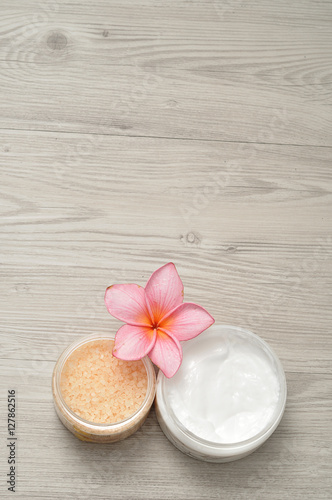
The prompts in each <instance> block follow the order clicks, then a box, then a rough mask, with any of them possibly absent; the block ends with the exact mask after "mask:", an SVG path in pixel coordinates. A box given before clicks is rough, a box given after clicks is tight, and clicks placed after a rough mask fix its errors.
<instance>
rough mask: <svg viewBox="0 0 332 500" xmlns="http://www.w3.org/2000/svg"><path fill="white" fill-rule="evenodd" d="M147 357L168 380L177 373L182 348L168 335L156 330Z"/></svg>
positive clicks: (180, 361)
mask: <svg viewBox="0 0 332 500" xmlns="http://www.w3.org/2000/svg"><path fill="white" fill-rule="evenodd" d="M148 356H149V358H150V359H151V361H152V362H153V363H154V364H155V365H157V366H158V367H159V368H160V369H161V371H162V372H163V373H164V375H166V377H168V378H170V377H173V375H174V374H175V373H176V372H177V371H178V369H179V368H180V365H181V363H182V347H181V345H180V342H179V341H178V340H177V339H176V338H175V337H173V336H172V335H171V334H170V333H166V332H164V331H162V330H159V329H158V330H157V338H156V343H155V345H154V347H153V349H152V350H151V351H150V352H149V354H148Z"/></svg>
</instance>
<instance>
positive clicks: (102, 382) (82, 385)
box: [60, 340, 148, 424]
mask: <svg viewBox="0 0 332 500" xmlns="http://www.w3.org/2000/svg"><path fill="white" fill-rule="evenodd" d="M113 346H114V341H113V340H94V341H92V342H89V343H87V344H85V345H82V346H80V347H78V348H77V349H76V350H75V351H74V352H72V354H71V355H70V356H69V357H68V358H67V360H66V361H65V364H64V366H63V369H62V373H61V381H60V389H61V393H62V396H63V398H64V400H65V402H66V404H67V405H68V406H69V407H70V409H71V410H72V411H73V412H74V413H76V414H77V415H79V416H80V417H81V418H83V419H85V420H88V421H90V422H94V423H105V424H111V423H116V422H120V421H121V420H125V419H126V418H129V417H130V416H131V415H133V414H134V413H135V412H136V411H137V410H138V409H139V408H140V407H141V405H142V404H143V402H144V399H145V396H146V392H147V382H148V380H147V373H146V369H145V366H144V364H143V362H142V361H141V360H139V361H121V360H119V359H117V358H115V357H114V356H113V355H112V350H113Z"/></svg>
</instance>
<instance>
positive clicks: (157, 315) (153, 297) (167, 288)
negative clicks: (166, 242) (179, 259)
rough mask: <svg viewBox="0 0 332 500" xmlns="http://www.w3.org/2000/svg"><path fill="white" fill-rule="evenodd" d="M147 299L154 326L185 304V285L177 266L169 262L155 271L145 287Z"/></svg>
mask: <svg viewBox="0 0 332 500" xmlns="http://www.w3.org/2000/svg"><path fill="white" fill-rule="evenodd" d="M145 297H146V301H147V304H148V307H149V311H150V315H151V316H152V319H153V321H154V324H158V322H159V321H160V320H161V319H162V318H163V316H165V315H166V314H168V313H169V312H170V311H171V310H172V309H174V308H175V307H176V306H178V305H179V304H182V302H183V284H182V281H181V279H180V276H179V275H178V272H177V270H176V267H175V265H174V264H173V263H172V262H169V263H168V264H166V265H165V266H162V267H160V268H159V269H157V271H155V272H154V273H153V274H152V275H151V277H150V279H149V280H148V282H147V284H146V287H145Z"/></svg>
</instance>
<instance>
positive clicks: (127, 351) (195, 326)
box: [105, 262, 214, 377]
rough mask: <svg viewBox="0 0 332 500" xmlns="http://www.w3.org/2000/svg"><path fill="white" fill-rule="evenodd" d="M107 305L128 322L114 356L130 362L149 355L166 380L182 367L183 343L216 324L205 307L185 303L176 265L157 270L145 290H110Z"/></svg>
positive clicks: (118, 335) (117, 339) (130, 287)
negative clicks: (181, 342)
mask: <svg viewBox="0 0 332 500" xmlns="http://www.w3.org/2000/svg"><path fill="white" fill-rule="evenodd" d="M105 304H106V307H107V309H108V312H109V313H110V314H111V315H112V316H114V317H115V318H117V319H120V320H121V321H125V322H126V323H127V324H126V325H123V326H121V328H119V330H118V331H117V333H116V336H115V344H114V349H113V355H114V356H115V357H117V358H119V359H123V360H127V361H129V360H138V359H141V358H143V357H144V356H149V358H150V359H151V361H153V363H155V364H156V365H157V366H158V367H159V368H160V369H161V370H162V372H163V373H164V374H165V375H166V377H172V376H173V375H174V374H175V373H176V372H177V370H178V369H179V367H180V365H181V362H182V348H181V344H180V341H182V340H189V339H192V338H193V337H196V336H197V335H199V334H200V333H202V332H203V331H204V330H206V329H207V328H208V327H209V326H211V325H212V324H213V323H214V319H213V318H212V316H211V315H210V314H209V313H208V312H207V311H206V310H205V309H204V308H203V307H201V306H198V305H197V304H194V303H192V302H184V303H183V284H182V281H181V279H180V276H179V275H178V273H177V270H176V268H175V266H174V264H173V263H172V262H170V263H168V264H166V265H165V266H162V267H160V268H159V269H157V271H155V272H154V273H153V274H152V275H151V277H150V279H149V280H148V282H147V284H146V286H145V288H142V287H141V286H139V285H134V284H128V285H126V284H125V285H112V286H110V287H108V288H107V289H106V293H105Z"/></svg>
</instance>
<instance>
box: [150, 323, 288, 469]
mask: <svg viewBox="0 0 332 500" xmlns="http://www.w3.org/2000/svg"><path fill="white" fill-rule="evenodd" d="M182 349H183V362H182V365H181V366H180V368H179V370H178V372H177V373H176V374H175V375H174V377H172V378H171V379H167V378H166V377H165V376H164V375H163V374H162V373H161V372H159V375H158V379H157V390H156V413H157V418H158V421H159V424H160V426H161V428H162V430H163V431H164V434H165V435H166V436H167V437H168V439H169V440H170V441H171V442H172V443H173V444H174V445H175V446H176V447H177V448H179V450H181V451H182V452H183V453H186V454H187V455H190V456H192V457H194V458H196V459H200V460H205V461H208V462H230V461H232V460H237V459H239V458H243V457H245V456H247V455H249V454H250V453H252V452H253V451H255V450H256V449H257V448H258V447H259V446H261V445H262V444H263V443H264V442H265V441H266V440H267V439H268V437H269V436H271V434H272V433H273V432H274V431H275V429H276V428H277V426H278V424H279V422H280V420H281V418H282V415H283V413H284V409H285V404H286V394H287V387H286V378H285V374H284V370H283V368H282V365H281V363H280V361H279V359H278V357H277V356H276V354H275V353H274V352H273V351H272V349H271V348H270V347H269V346H268V344H267V343H266V342H264V341H263V340H262V339H261V338H260V337H258V336H257V335H255V334H254V333H251V332H249V331H247V330H244V329H242V328H238V327H234V326H223V325H213V326H211V327H210V328H209V329H208V330H206V331H205V332H203V333H202V334H200V335H199V336H198V337H196V338H194V339H192V340H188V341H186V342H184V343H182Z"/></svg>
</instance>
